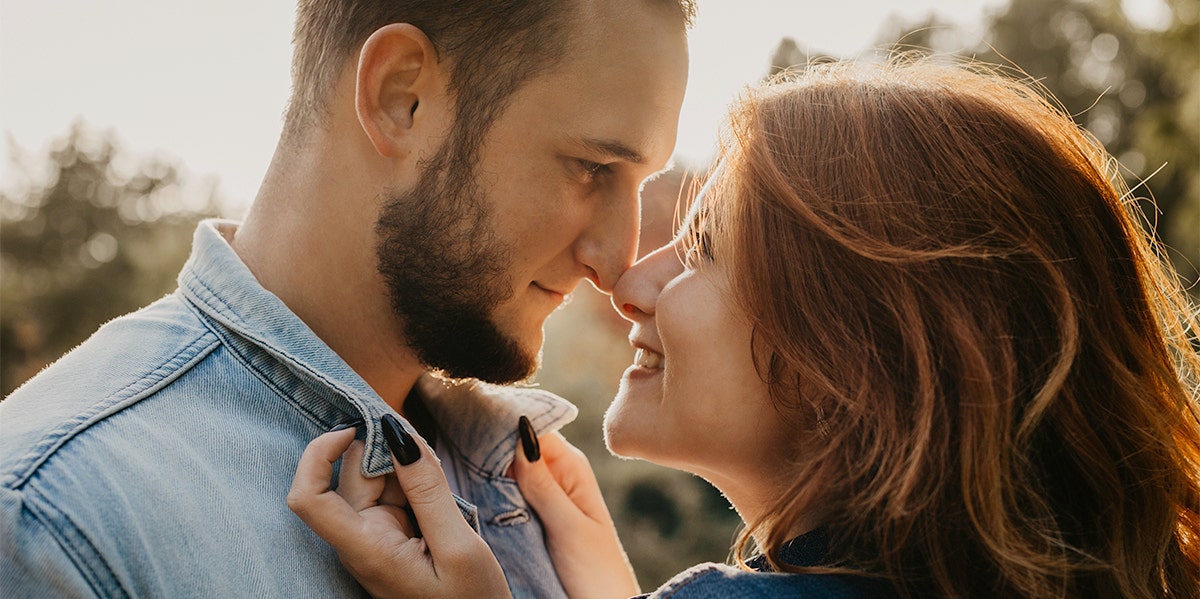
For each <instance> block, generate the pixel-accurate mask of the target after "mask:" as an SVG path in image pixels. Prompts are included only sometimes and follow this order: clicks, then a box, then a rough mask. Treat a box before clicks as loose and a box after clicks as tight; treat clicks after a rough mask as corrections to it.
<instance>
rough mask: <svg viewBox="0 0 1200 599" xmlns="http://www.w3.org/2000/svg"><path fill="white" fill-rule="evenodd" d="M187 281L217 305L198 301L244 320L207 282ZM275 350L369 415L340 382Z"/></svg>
mask: <svg viewBox="0 0 1200 599" xmlns="http://www.w3.org/2000/svg"><path fill="white" fill-rule="evenodd" d="M188 282H189V283H194V284H195V286H197V287H199V288H200V289H193V288H192V285H190V284H189V285H188V286H187V288H186V289H185V290H186V291H191V292H192V293H195V294H196V295H197V296H200V295H206V296H207V298H211V299H212V300H213V301H214V302H216V304H218V305H214V304H213V303H210V302H209V301H206V299H207V298H205V297H197V298H196V299H197V300H199V301H200V302H202V303H204V304H205V305H207V306H209V307H211V308H213V309H214V310H216V311H217V312H219V313H222V314H224V315H226V316H228V317H230V318H231V320H233V321H235V322H239V323H240V322H244V319H243V318H242V317H241V316H239V315H238V314H237V313H236V312H234V311H233V309H232V308H230V307H229V306H228V304H226V303H225V302H224V301H222V300H221V299H220V298H219V297H218V296H217V294H216V293H215V292H213V290H212V289H210V288H209V287H208V285H207V284H205V283H204V281H202V280H200V279H199V278H198V277H194V276H193V277H191V278H190V279H189V281H188ZM201 290H202V291H203V294H201V293H200V291H201ZM240 334H242V335H243V336H244V337H246V338H247V339H250V340H252V341H254V342H255V343H258V344H259V345H261V346H264V347H265V346H267V345H268V343H267V342H266V340H264V339H262V338H261V337H260V336H259V335H256V334H254V332H253V331H251V330H249V329H245V330H243V331H242V332H241V333H240ZM276 351H278V352H279V353H280V354H281V355H283V356H284V357H286V358H287V359H288V360H289V361H291V362H292V363H293V364H295V365H296V366H297V367H299V368H300V369H302V370H304V371H305V372H307V373H309V374H310V375H312V376H313V378H315V379H317V380H319V381H321V382H323V383H325V384H326V385H327V386H329V387H330V388H331V389H333V390H334V391H337V392H338V393H341V394H342V396H343V397H345V398H346V400H347V401H349V402H350V403H351V404H352V405H353V406H354V407H356V408H358V410H359V412H361V413H362V414H363V415H364V416H366V415H369V414H370V413H371V412H372V410H369V409H367V408H368V406H367V405H365V402H363V401H362V400H361V399H358V398H356V397H355V394H353V393H349V392H348V390H347V389H345V388H343V387H344V386H343V385H342V384H341V383H339V382H338V381H337V380H335V379H330V378H329V377H327V376H325V375H324V373H322V372H320V371H318V370H316V369H314V368H312V367H311V366H309V365H308V363H307V362H305V361H303V360H300V359H298V358H297V357H296V356H293V355H292V354H291V353H289V352H287V351H283V350H281V349H278V348H276Z"/></svg>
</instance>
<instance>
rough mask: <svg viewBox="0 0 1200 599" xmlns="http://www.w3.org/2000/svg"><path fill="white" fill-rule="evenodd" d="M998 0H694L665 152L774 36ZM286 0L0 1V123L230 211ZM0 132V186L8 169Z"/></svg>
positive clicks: (755, 65) (837, 49) (240, 201)
mask: <svg viewBox="0 0 1200 599" xmlns="http://www.w3.org/2000/svg"><path fill="white" fill-rule="evenodd" d="M1004 3H1005V1H1004V0H840V1H835V2H828V1H820V0H700V14H699V18H698V20H697V22H696V26H695V28H694V29H693V30H692V32H691V35H690V46H691V74H690V78H689V83H688V90H687V96H686V99H685V101H684V105H683V112H682V114H681V117H680V119H681V120H680V127H679V140H678V145H677V147H676V156H677V159H678V160H680V161H682V162H685V163H688V164H703V163H705V162H706V161H707V160H708V159H709V157H710V156H711V154H712V152H713V145H714V142H715V139H716V125H717V123H718V122H719V120H720V118H721V116H722V115H723V113H724V110H725V107H726V105H727V104H728V103H729V101H730V100H731V99H733V97H734V96H735V95H736V94H737V93H738V91H739V90H740V89H741V88H742V87H743V86H744V85H746V84H747V83H751V82H754V81H756V80H758V79H759V78H761V77H762V76H763V74H764V73H765V72H766V69H767V66H768V64H769V61H770V58H771V54H772V52H773V51H774V49H775V47H776V45H777V44H778V43H779V40H780V39H781V38H783V37H785V36H786V37H791V38H793V39H795V40H796V41H797V42H798V43H799V44H800V46H801V48H808V49H810V50H811V51H812V52H814V53H818V52H819V53H828V54H834V55H840V56H848V55H854V54H858V53H861V52H863V51H864V50H866V49H868V48H869V47H870V45H871V44H872V43H873V41H874V40H875V38H876V37H877V35H878V33H879V31H880V29H881V28H882V27H884V25H885V24H886V23H887V22H888V21H889V20H891V19H896V18H900V19H902V20H904V21H908V22H911V21H916V20H918V19H920V18H922V17H923V16H925V15H927V14H929V13H930V12H931V11H937V12H938V13H940V14H941V15H943V16H944V17H945V18H947V19H949V20H952V21H954V22H957V23H961V24H964V25H967V26H969V27H973V28H975V29H976V30H977V26H978V24H979V23H980V21H981V19H982V17H983V15H984V13H985V11H987V10H995V9H996V8H998V7H1000V6H1002V5H1004ZM293 12H294V0H249V1H247V0H197V1H193V2H181V1H179V0H173V1H172V0H156V1H152V0H122V1H121V2H96V1H95V0H39V1H26V2H20V1H7V2H4V3H3V6H2V7H0V130H2V131H3V132H4V135H5V137H8V138H9V139H11V140H12V141H13V142H15V143H16V144H17V145H18V146H19V147H21V148H22V149H24V151H25V152H26V153H32V155H34V156H39V155H41V154H42V153H44V150H45V148H46V147H47V144H48V142H49V141H50V140H51V139H53V138H55V137H59V136H62V135H63V134H65V133H66V131H67V130H68V127H69V125H70V123H71V122H72V121H74V120H76V119H79V118H82V119H84V120H85V121H86V122H87V123H88V124H89V125H90V126H92V127H94V128H97V129H100V130H111V131H113V132H115V133H116V135H117V136H118V139H119V140H120V141H121V142H122V144H123V145H124V147H125V149H126V150H128V151H131V152H133V153H135V154H137V155H140V156H148V155H151V154H154V153H156V152H161V153H164V154H166V155H168V156H171V157H174V159H175V160H177V161H178V162H179V163H181V164H182V165H184V166H185V167H186V168H187V171H188V173H189V174H190V175H191V176H192V177H197V178H202V177H215V178H217V179H218V180H219V181H220V188H219V190H220V194H221V195H222V196H224V197H225V198H226V199H227V201H228V202H229V204H230V206H231V208H229V209H228V211H229V212H231V214H229V216H238V215H239V214H240V211H241V209H242V208H244V207H245V206H246V205H247V204H248V203H249V201H250V200H251V199H253V197H254V195H255V193H256V192H257V189H258V185H259V182H260V181H261V179H262V175H263V173H264V172H265V170H266V167H267V164H268V162H269V160H270V158H271V154H272V152H273V150H274V147H275V141H276V139H277V138H278V136H279V130H280V126H281V119H282V114H283V109H284V105H285V103H286V101H287V96H288V92H289V84H290V83H289V71H288V69H289V64H290V59H291V47H290V41H291V31H292V22H293V18H294V16H293ZM9 156H10V151H9V144H8V143H2V144H0V159H2V160H3V162H4V166H3V167H2V168H3V171H0V188H8V187H9V186H10V185H11V184H12V181H13V169H12V167H11V165H10V163H9Z"/></svg>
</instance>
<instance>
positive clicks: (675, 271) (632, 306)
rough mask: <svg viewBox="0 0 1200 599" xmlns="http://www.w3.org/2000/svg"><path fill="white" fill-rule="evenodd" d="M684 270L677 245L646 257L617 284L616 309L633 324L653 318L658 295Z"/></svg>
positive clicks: (614, 301) (670, 244)
mask: <svg viewBox="0 0 1200 599" xmlns="http://www.w3.org/2000/svg"><path fill="white" fill-rule="evenodd" d="M682 270H683V263H682V262H681V261H680V259H679V247H678V241H676V242H673V243H669V244H667V245H664V246H662V247H660V248H658V249H657V250H654V251H653V252H651V253H649V254H647V255H646V256H643V257H642V259H641V260H638V261H637V262H636V263H634V265H633V266H631V267H630V268H629V270H626V271H625V273H624V274H622V275H621V278H620V279H618V280H617V284H616V285H615V286H614V287H613V295H612V303H613V308H616V310H617V312H618V313H619V314H620V315H621V316H622V317H623V318H625V319H626V320H629V321H631V322H637V320H638V319H639V318H642V317H645V316H653V315H654V307H655V304H657V303H658V295H659V293H661V292H662V290H663V287H666V285H667V283H669V282H670V281H671V279H674V278H675V277H676V276H678V275H679V273H680V272H682Z"/></svg>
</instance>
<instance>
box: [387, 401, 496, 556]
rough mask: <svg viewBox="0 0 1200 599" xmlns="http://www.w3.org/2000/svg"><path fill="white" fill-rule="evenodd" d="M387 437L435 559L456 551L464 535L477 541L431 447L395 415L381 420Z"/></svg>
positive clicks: (393, 459) (398, 471)
mask: <svg viewBox="0 0 1200 599" xmlns="http://www.w3.org/2000/svg"><path fill="white" fill-rule="evenodd" d="M380 424H381V425H382V428H383V437H384V440H386V441H387V444H388V448H389V449H391V452H392V463H393V464H394V465H395V467H396V480H397V481H399V483H400V488H401V489H403V491H404V496H405V497H407V498H408V505H409V507H410V508H411V509H412V512H413V516H414V517H415V518H416V520H417V525H418V526H419V527H420V530H421V532H422V533H423V534H424V538H425V543H426V544H427V545H428V546H429V552H430V553H431V554H432V555H435V556H436V555H438V554H439V553H441V552H442V551H447V550H453V549H454V548H455V547H457V546H458V542H459V539H461V538H462V537H463V535H469V537H470V538H472V540H473V538H474V537H476V536H477V535H476V534H475V531H474V530H472V529H471V527H470V525H468V524H467V522H466V520H464V519H463V517H462V514H461V513H460V512H459V510H458V505H457V504H456V503H455V501H454V497H453V495H451V494H450V485H449V483H447V482H446V475H445V473H443V472H442V468H441V466H440V464H439V463H438V460H437V458H436V457H435V456H433V455H432V453H431V451H430V449H429V446H428V445H426V444H425V443H423V442H421V441H418V440H417V439H415V438H413V436H412V435H411V434H409V432H408V431H406V430H404V427H403V426H402V425H401V424H400V421H399V420H397V419H396V417H395V416H392V415H391V414H384V415H383V418H381V419H380Z"/></svg>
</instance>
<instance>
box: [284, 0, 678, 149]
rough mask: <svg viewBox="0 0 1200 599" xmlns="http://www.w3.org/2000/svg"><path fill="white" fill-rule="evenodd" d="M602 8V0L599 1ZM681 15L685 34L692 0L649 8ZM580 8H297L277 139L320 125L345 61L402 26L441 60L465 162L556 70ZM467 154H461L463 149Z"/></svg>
mask: <svg viewBox="0 0 1200 599" xmlns="http://www.w3.org/2000/svg"><path fill="white" fill-rule="evenodd" d="M597 1H604V0H597ZM648 1H657V2H660V3H664V4H666V5H668V6H670V7H673V8H674V9H675V10H677V11H678V12H679V15H680V19H682V20H683V21H684V23H685V24H686V25H688V26H690V25H691V22H692V19H693V18H694V15H695V0H648ZM579 3H580V0H299V4H298V6H297V9H296V30H295V34H294V38H293V43H294V45H295V52H294V55H293V58H292V99H291V102H290V104H289V106H288V110H287V116H286V119H285V124H284V137H285V139H286V140H288V141H290V142H291V141H295V140H299V139H302V138H303V137H304V133H305V131H307V130H308V129H309V128H311V127H314V126H320V125H321V124H322V123H323V120H324V118H325V115H326V114H327V112H328V103H329V101H330V98H331V97H332V94H333V89H334V87H335V85H336V84H337V80H338V77H339V76H340V75H341V73H342V69H343V68H344V67H345V64H346V61H347V60H348V59H349V58H350V57H351V55H352V54H353V53H354V52H356V51H357V50H358V49H359V48H360V47H361V45H362V43H363V42H365V41H366V39H367V38H368V37H370V35H371V34H372V33H374V32H375V31H376V30H377V29H379V28H381V27H384V26H386V25H389V24H392V23H409V24H411V25H413V26H415V27H417V28H418V29H420V30H421V31H423V32H424V33H425V35H426V36H428V37H429V40H430V41H431V42H432V43H433V46H434V48H435V50H436V51H437V53H438V55H439V56H438V59H439V60H446V59H449V64H450V69H451V70H450V92H451V94H452V95H453V97H454V102H455V110H456V114H455V131H454V132H453V134H452V139H451V140H450V142H451V143H455V144H460V150H459V151H460V152H466V154H465V155H460V156H457V157H455V158H456V159H455V158H452V159H451V160H452V161H453V162H458V163H460V164H461V163H462V161H464V160H466V161H467V162H468V163H470V162H472V161H473V160H472V158H473V155H474V153H475V151H476V150H477V148H478V145H479V143H478V142H479V141H480V140H481V138H482V135H483V133H484V132H485V131H486V130H487V129H488V127H489V126H490V125H491V123H492V121H494V120H495V118H496V117H497V116H498V115H499V114H500V112H501V111H502V110H503V108H504V107H505V105H506V100H507V99H508V98H509V96H511V95H512V93H513V92H515V91H516V90H517V89H518V88H519V87H520V86H521V84H522V83H524V82H526V81H528V80H529V79H530V78H532V77H533V76H535V75H537V74H538V73H541V72H544V71H547V70H549V69H551V68H553V67H555V66H557V64H558V63H559V62H560V61H561V59H562V58H563V56H564V55H565V54H566V53H567V51H568V45H569V44H568V42H569V40H570V39H571V37H572V36H573V35H575V34H576V30H575V29H574V28H573V27H572V25H573V23H572V20H573V19H572V17H573V16H574V15H575V13H577V12H578V11H579ZM463 145H465V147H462V146H463Z"/></svg>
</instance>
